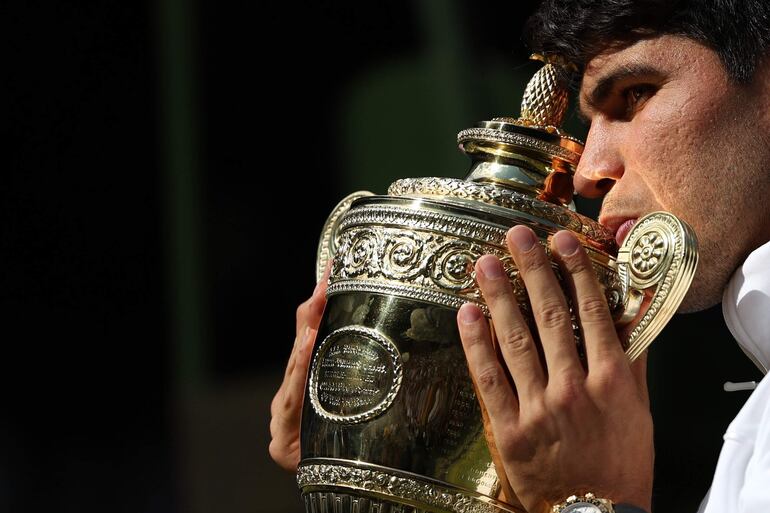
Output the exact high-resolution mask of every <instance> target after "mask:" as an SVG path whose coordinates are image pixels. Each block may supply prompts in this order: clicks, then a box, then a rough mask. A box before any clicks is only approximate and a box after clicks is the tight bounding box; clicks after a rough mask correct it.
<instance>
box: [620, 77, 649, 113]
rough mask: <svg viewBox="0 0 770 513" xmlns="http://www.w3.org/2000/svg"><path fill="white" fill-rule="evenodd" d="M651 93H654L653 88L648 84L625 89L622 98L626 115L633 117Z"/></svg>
mask: <svg viewBox="0 0 770 513" xmlns="http://www.w3.org/2000/svg"><path fill="white" fill-rule="evenodd" d="M653 93H655V87H654V86H652V85H650V84H640V85H635V86H632V87H629V88H627V89H625V90H624V91H623V96H624V98H625V103H626V115H627V116H633V115H634V113H636V111H638V110H639V109H640V108H641V107H642V105H644V102H646V101H647V99H648V98H649V97H650V96H652V95H653Z"/></svg>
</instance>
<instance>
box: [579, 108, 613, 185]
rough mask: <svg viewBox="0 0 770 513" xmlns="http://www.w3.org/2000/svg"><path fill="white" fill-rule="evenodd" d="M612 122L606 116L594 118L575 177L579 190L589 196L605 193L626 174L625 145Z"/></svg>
mask: <svg viewBox="0 0 770 513" xmlns="http://www.w3.org/2000/svg"><path fill="white" fill-rule="evenodd" d="M597 117H598V116H597ZM611 125H612V123H611V122H608V121H606V120H602V119H594V120H592V122H591V128H590V129H589V131H588V137H587V138H586V144H585V148H583V155H582V156H581V157H580V162H579V163H578V166H577V169H576V170H575V178H574V186H575V192H576V193H578V194H579V195H581V196H583V197H585V198H600V197H602V196H604V195H605V194H607V193H608V192H609V191H610V189H612V187H613V185H615V182H617V181H618V180H620V179H621V178H622V177H623V173H624V171H625V165H624V162H623V156H622V152H621V145H620V141H619V140H618V137H617V135H618V134H617V133H615V132H614V131H613V130H612V126H611ZM613 135H614V136H613Z"/></svg>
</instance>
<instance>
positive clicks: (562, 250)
mask: <svg viewBox="0 0 770 513" xmlns="http://www.w3.org/2000/svg"><path fill="white" fill-rule="evenodd" d="M553 242H554V245H555V246H556V251H558V253H559V254H560V255H561V256H565V257H568V256H572V255H574V254H575V253H577V250H578V248H579V247H580V243H579V242H578V240H577V237H575V236H574V235H572V234H571V233H570V232H568V231H564V230H562V231H560V232H558V233H557V234H556V235H554V236H553Z"/></svg>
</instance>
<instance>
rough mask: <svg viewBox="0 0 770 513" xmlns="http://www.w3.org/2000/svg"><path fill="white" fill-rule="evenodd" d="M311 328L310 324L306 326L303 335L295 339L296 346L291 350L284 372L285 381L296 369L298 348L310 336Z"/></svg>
mask: <svg viewBox="0 0 770 513" xmlns="http://www.w3.org/2000/svg"><path fill="white" fill-rule="evenodd" d="M310 329H311V328H310V326H305V329H304V330H303V332H302V335H301V336H299V337H297V338H296V339H294V347H293V348H292V350H291V354H290V355H289V362H288V363H287V364H286V371H285V372H284V374H283V382H284V383H286V381H288V379H289V376H291V373H292V371H293V370H294V366H295V364H296V360H297V348H298V347H299V346H300V345H301V344H302V343H303V341H304V340H305V338H306V337H307V336H308V332H309V331H310ZM281 388H283V383H282V384H281Z"/></svg>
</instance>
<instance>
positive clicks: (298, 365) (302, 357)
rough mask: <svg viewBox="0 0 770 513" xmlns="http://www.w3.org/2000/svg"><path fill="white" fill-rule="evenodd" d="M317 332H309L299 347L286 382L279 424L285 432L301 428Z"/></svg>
mask: <svg viewBox="0 0 770 513" xmlns="http://www.w3.org/2000/svg"><path fill="white" fill-rule="evenodd" d="M315 335H316V331H315V330H309V331H308V335H307V336H306V337H305V338H304V340H303V341H302V343H301V344H300V345H299V347H297V352H296V357H295V360H294V368H293V369H292V372H291V375H290V376H289V379H288V381H287V382H286V387H285V389H284V393H283V400H282V402H281V404H280V408H281V412H280V413H279V415H278V416H279V417H280V419H279V422H280V424H281V426H282V428H283V429H284V430H287V429H290V430H294V429H295V428H297V429H298V428H299V423H300V418H301V417H302V399H303V397H304V395H305V383H306V382H307V372H308V367H309V366H310V355H311V354H312V349H313V341H314V340H315Z"/></svg>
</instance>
